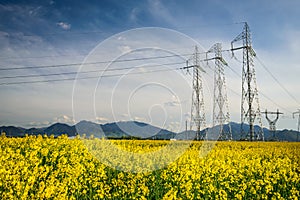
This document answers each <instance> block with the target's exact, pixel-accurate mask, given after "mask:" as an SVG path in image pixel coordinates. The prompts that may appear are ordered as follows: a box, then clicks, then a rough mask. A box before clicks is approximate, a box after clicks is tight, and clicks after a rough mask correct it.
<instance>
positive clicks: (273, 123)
mask: <svg viewBox="0 0 300 200" xmlns="http://www.w3.org/2000/svg"><path fill="white" fill-rule="evenodd" d="M263 113H264V114H265V115H266V119H267V121H268V123H269V127H270V132H271V134H272V136H271V137H270V138H269V140H273V141H275V140H278V138H277V135H276V123H277V121H278V119H279V115H282V114H283V113H281V112H279V110H277V112H268V111H267V110H266V111H265V112H263ZM268 114H271V115H276V118H275V119H273V120H271V119H270V118H269V117H268Z"/></svg>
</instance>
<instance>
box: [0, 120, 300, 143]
mask: <svg viewBox="0 0 300 200" xmlns="http://www.w3.org/2000/svg"><path fill="white" fill-rule="evenodd" d="M230 126H231V132H232V139H233V140H240V139H241V135H240V127H241V125H240V124H239V123H234V122H231V123H230ZM217 128H218V127H213V128H208V129H206V130H203V131H207V133H208V134H211V135H213V134H214V133H215V132H218V131H216V130H217ZM248 128H249V126H247V125H246V126H245V129H246V131H247V129H248ZM254 128H255V130H256V131H258V130H259V129H260V127H259V126H255V127H254ZM224 130H227V131H228V130H229V124H226V125H225V126H224ZM0 131H1V133H2V132H4V133H5V134H6V136H8V137H24V136H25V135H26V134H27V135H39V134H41V135H44V134H46V135H48V136H50V135H54V136H55V137H57V136H60V135H62V134H66V135H68V136H69V137H74V136H76V135H78V134H79V135H80V136H83V135H84V136H85V137H91V136H93V137H98V138H102V137H106V138H139V139H171V138H176V139H186V138H187V136H189V137H190V138H188V139H192V138H195V132H194V131H188V132H185V131H184V132H181V133H174V132H171V131H168V130H166V129H161V128H159V127H156V126H152V125H150V124H147V123H143V122H137V121H126V122H123V121H122V122H113V123H107V124H97V123H94V122H90V121H80V122H79V123H77V124H75V125H72V126H70V125H67V124H63V123H55V124H52V125H50V126H48V127H43V128H29V129H26V128H22V127H15V126H1V127H0ZM203 131H202V132H203ZM263 131H264V137H265V140H272V139H273V138H272V133H271V132H270V131H269V130H268V129H266V128H264V129H263ZM297 134H299V138H300V133H299V132H297V131H294V130H287V129H285V130H278V131H277V132H276V136H277V139H278V140H279V141H297ZM211 138H213V136H212V137H211ZM217 138H218V137H216V139H217Z"/></svg>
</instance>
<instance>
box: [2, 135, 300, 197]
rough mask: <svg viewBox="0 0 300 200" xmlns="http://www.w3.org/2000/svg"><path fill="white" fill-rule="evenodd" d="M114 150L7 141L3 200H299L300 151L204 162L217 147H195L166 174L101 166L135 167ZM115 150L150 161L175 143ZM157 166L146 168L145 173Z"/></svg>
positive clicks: (250, 147) (127, 143)
mask: <svg viewBox="0 0 300 200" xmlns="http://www.w3.org/2000/svg"><path fill="white" fill-rule="evenodd" d="M107 142H108V141H107V140H98V139H94V140H86V141H83V140H81V139H78V138H77V139H68V138H67V137H66V136H61V137H59V138H57V139H54V138H53V137H46V136H37V137H36V136H27V137H25V138H7V137H5V136H2V137H0V198H1V199H298V197H299V196H300V151H299V150H300V143H285V142H217V143H216V144H215V146H214V148H213V149H212V150H211V151H210V152H209V153H208V154H207V155H206V156H201V153H199V152H200V151H201V148H202V149H203V145H208V146H209V145H213V144H210V143H207V142H206V143H205V144H203V142H192V143H191V144H190V146H189V148H187V149H186V150H185V151H184V152H183V154H182V155H181V156H180V157H179V158H177V159H176V160H175V161H174V162H172V163H169V164H167V165H165V166H164V167H163V168H161V169H160V168H157V170H154V171H147V172H144V173H133V172H130V170H131V169H130V167H132V168H134V167H137V166H135V164H134V163H135V162H133V164H132V165H130V164H129V165H127V168H128V169H127V170H125V171H124V170H123V171H122V170H118V169H115V168H112V167H111V166H109V164H107V165H106V164H103V162H100V160H99V159H97V155H96V154H94V153H93V152H92V150H93V149H96V150H97V151H99V150H100V149H101V152H102V155H105V156H106V159H107V160H106V161H107V163H109V162H110V161H111V162H112V163H114V165H116V163H117V160H119V161H120V159H126V160H125V162H127V163H131V162H132V161H131V160H130V159H129V158H128V157H126V156H124V157H122V158H120V157H118V158H116V154H114V152H112V151H110V150H107V151H106V150H105V149H106V146H105V145H107ZM109 143H112V144H113V145H115V146H118V148H119V149H120V150H122V151H127V152H134V153H139V154H146V153H149V152H150V153H151V152H157V151H159V150H160V149H164V148H165V147H166V146H168V144H169V143H170V141H150V140H115V141H110V142H109ZM178 143H179V144H180V143H184V141H182V142H178ZM175 147H176V146H175ZM172 148H173V149H172ZM172 148H171V150H172V151H173V150H174V152H176V148H174V146H173V147H172ZM88 149H89V150H88ZM97 151H95V152H97ZM175 154H176V153H175ZM149 155H150V154H149ZM152 159H161V161H163V160H164V159H168V158H165V157H164V154H163V150H162V153H161V156H160V157H159V158H158V157H153V158H152ZM120 163H122V162H120ZM153 163H155V162H152V163H151V161H150V160H149V162H148V161H147V162H146V161H143V164H144V165H145V166H146V165H154V164H153ZM166 163H168V162H166ZM139 167H141V166H139ZM149 169H150V168H149ZM132 171H134V170H132Z"/></svg>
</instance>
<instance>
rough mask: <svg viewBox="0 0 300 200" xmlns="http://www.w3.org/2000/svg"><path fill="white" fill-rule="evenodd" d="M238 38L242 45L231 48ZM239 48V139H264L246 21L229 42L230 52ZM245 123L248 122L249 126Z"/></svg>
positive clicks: (252, 54) (253, 55)
mask: <svg viewBox="0 0 300 200" xmlns="http://www.w3.org/2000/svg"><path fill="white" fill-rule="evenodd" d="M240 40H242V41H243V46H241V47H238V48H233V44H234V43H235V42H237V41H240ZM239 49H243V68H242V99H241V139H245V140H250V141H254V140H264V133H263V129H262V122H261V112H260V106H259V99H258V91H257V84H256V77H255V69H254V64H253V58H254V57H255V56H256V54H255V52H254V50H253V48H252V44H251V33H250V29H249V26H248V24H247V23H246V22H245V25H244V29H243V32H242V33H240V34H239V35H238V36H237V37H236V38H235V39H234V40H233V41H232V42H231V50H232V54H233V53H234V51H235V50H239ZM233 56H234V54H233ZM255 122H258V125H259V130H255V127H254V124H255ZM245 123H248V124H249V128H248V127H247V126H246V124H245Z"/></svg>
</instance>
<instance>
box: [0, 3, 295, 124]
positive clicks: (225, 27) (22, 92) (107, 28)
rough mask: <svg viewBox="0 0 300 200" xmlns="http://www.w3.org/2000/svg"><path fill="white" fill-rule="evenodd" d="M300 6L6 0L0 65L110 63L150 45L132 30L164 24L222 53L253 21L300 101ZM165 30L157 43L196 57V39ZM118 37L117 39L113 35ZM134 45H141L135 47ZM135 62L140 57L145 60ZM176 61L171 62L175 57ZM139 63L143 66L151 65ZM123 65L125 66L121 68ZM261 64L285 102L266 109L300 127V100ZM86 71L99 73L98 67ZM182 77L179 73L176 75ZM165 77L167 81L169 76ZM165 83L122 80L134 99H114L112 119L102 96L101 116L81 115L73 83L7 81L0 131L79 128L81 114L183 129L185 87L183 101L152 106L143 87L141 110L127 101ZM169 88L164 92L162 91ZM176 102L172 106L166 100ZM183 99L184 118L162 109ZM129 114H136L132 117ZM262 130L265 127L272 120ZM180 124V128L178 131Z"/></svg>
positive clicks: (257, 40)
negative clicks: (125, 39) (297, 114)
mask: <svg viewBox="0 0 300 200" xmlns="http://www.w3.org/2000/svg"><path fill="white" fill-rule="evenodd" d="M299 7H300V2H299V1H296V0H291V1H280V0H275V1H270V0H267V1H258V0H257V1H256V0H254V1H233V0H232V1H231V0H228V1H224V0H211V1H201V0H200V1H196V0H194V1H188V2H187V1H179V0H178V1H175V0H173V1H170V0H165V1H162V0H161V1H159V0H153V1H150V0H149V1H138V0H133V1H127V0H126V1H125V0H121V1H119V0H118V1H117V0H107V1H104V0H102V1H96V0H95V1H81V0H75V1H54V0H49V1H38V0H37V1H1V2H0V57H1V59H0V68H12V67H24V66H25V67H26V66H27V67H29V66H44V65H60V64H70V63H83V62H92V61H103V60H107V59H109V58H111V59H112V58H114V56H116V54H114V53H115V52H116V51H115V49H114V48H117V49H118V50H120V52H121V53H124V52H125V53H126V52H127V51H128V50H129V51H130V50H132V49H133V47H140V46H141V45H143V42H142V39H141V38H138V36H135V35H134V34H133V33H134V32H133V33H132V32H127V33H126V32H125V33H124V31H128V30H131V29H135V28H143V27H161V28H167V29H171V30H175V31H178V32H179V33H180V34H184V35H186V36H188V37H190V38H191V39H193V40H195V41H196V42H198V43H199V44H200V45H201V46H202V48H203V49H206V50H207V49H209V48H210V47H211V46H212V45H213V44H214V43H216V42H221V43H222V45H223V48H224V49H229V48H230V42H231V41H232V40H233V39H234V38H235V37H236V36H237V35H238V34H239V33H240V32H241V31H242V28H243V24H241V23H240V22H244V21H247V22H248V24H249V25H250V28H251V31H252V38H253V47H254V49H255V51H256V53H257V55H258V58H259V59H260V60H261V61H262V62H263V63H264V64H265V65H266V66H267V67H268V69H269V70H270V71H271V72H272V74H273V75H274V76H275V77H276V78H277V79H278V80H279V82H280V83H281V84H282V85H284V87H285V88H286V89H287V90H288V91H289V92H290V93H292V95H293V97H295V98H296V99H297V100H298V99H300V92H299V90H298V84H299V78H298V74H299V72H300V68H299V66H298V64H297V63H299V61H300V58H299V56H298V52H299V51H300V39H299V36H300V28H299V27H300V21H299V18H300V13H299V10H298V9H299ZM122 32H123V33H122ZM167 32H168V31H167ZM131 33H132V37H130V38H131V45H128V44H126V45H125V43H124V44H123V46H122V45H121V44H120V43H118V41H119V42H120V41H122V40H121V39H122V36H124V34H125V35H126V34H131ZM160 33H161V34H158V35H157V37H156V38H154V39H153V40H155V41H159V42H157V44H156V45H158V46H159V45H161V46H164V47H167V48H170V49H172V48H175V47H176V48H177V49H178V48H179V47H180V48H182V50H181V51H179V50H178V52H177V53H191V52H193V48H192V46H193V45H192V44H191V43H192V42H191V40H189V39H187V38H186V37H183V36H182V37H181V36H179V33H176V34H175V33H174V34H171V35H168V34H167V35H164V34H163V32H160ZM168 33H170V32H168ZM115 34H117V35H116V36H115ZM139 34H141V35H142V36H145V37H149V38H151V35H150V36H149V35H147V33H146V32H139ZM143 34H145V35H143ZM127 36H128V35H127ZM108 38H110V39H108ZM146 39H148V38H146ZM181 39H182V40H188V42H181ZM148 40H149V39H148ZM109 41H111V42H112V43H113V45H112V46H111V44H109ZM135 41H138V42H139V43H138V42H137V43H138V44H137V43H136V44H134V42H135ZM177 42H178V44H176V45H175V44H174V46H172V43H177ZM146 43H147V42H146V41H145V44H146ZM99 44H100V46H99ZM105 45H106V46H105ZM97 47H98V48H97ZM104 47H105V49H104ZM99 48H100V49H99ZM97 51H99V52H100V53H101V54H93V52H97ZM91 52H92V53H91ZM103 52H105V53H103ZM109 52H111V54H109ZM104 54H105V55H104ZM148 54H149V55H152V56H153V55H154V56H157V55H162V54H163V53H162V52H155V53H154V52H147V55H148ZM88 55H89V56H88ZM163 55H165V54H163ZM129 56H131V57H134V56H138V55H137V54H136V55H129ZM237 56H239V54H237ZM146 57H147V56H146ZM125 58H126V57H125ZM224 58H225V59H226V60H227V62H228V63H229V64H230V66H232V67H233V68H235V69H236V71H237V72H240V71H241V64H240V63H239V61H236V60H234V59H232V58H231V57H230V55H228V54H226V53H225V54H224ZM239 59H240V60H241V59H242V58H241V57H240V58H239ZM157 62H159V61H157ZM168 62H171V61H170V60H168ZM135 64H136V65H142V64H143V63H135ZM211 64H212V63H211ZM84 67H86V66H81V68H80V66H78V65H76V66H72V67H57V68H44V69H39V68H32V69H26V70H7V71H1V72H0V73H1V77H4V76H19V75H28V74H35V75H40V74H49V73H66V72H74V71H78V70H82V69H83V68H84ZM101 67H102V68H105V66H98V68H97V69H99V68H101ZM118 67H126V66H125V65H124V66H123V65H119V66H118ZM255 68H256V72H257V82H258V89H259V91H261V92H262V93H263V94H265V95H266V96H268V98H269V99H271V100H272V101H275V102H277V105H275V104H274V103H273V102H272V101H270V100H269V99H267V98H265V97H263V96H261V95H260V104H261V109H262V110H264V109H268V110H276V109H277V108H279V109H280V110H281V111H282V112H284V113H285V114H284V118H282V119H280V121H279V122H278V128H280V129H283V128H287V129H295V128H296V120H294V119H292V115H291V112H293V111H296V109H298V108H299V107H300V105H299V102H297V101H295V100H294V99H293V98H291V97H290V96H289V95H288V94H287V93H286V91H284V90H283V89H282V88H281V87H280V86H279V85H278V84H277V83H276V82H275V81H274V79H273V78H272V77H271V76H270V75H269V74H268V73H267V72H266V71H265V70H264V69H263V67H262V66H261V65H260V64H259V63H257V61H256V63H255ZM85 69H90V70H91V69H93V68H85ZM225 73H226V74H227V77H226V78H227V84H228V99H229V109H230V113H231V118H232V119H231V120H232V121H236V122H239V121H240V114H239V112H240V106H239V104H240V97H239V96H238V95H237V94H236V93H240V88H241V80H240V78H239V77H238V76H236V75H235V74H234V73H233V72H232V71H230V70H228V69H227V70H226V71H225ZM177 75H178V74H175V75H174V76H177ZM163 76H168V75H165V74H163ZM182 76H185V73H181V74H180V77H182ZM68 77H71V76H67V75H66V76H56V77H37V78H30V79H28V78H27V79H22V78H18V79H1V83H5V82H14V81H28V80H46V79H51V78H52V79H53V78H68ZM72 77H73V76H72ZM158 77H159V76H156V75H154V76H153V75H149V76H147V77H143V76H141V77H138V78H137V79H134V78H131V79H129V80H125V79H124V80H123V79H122V80H123V81H124V83H123V85H122V87H120V88H119V90H120V91H126V92H127V93H126V92H124V93H121V92H120V93H118V94H117V96H118V101H116V102H115V99H114V101H113V102H114V103H112V104H116V105H114V116H112V115H111V114H109V113H108V110H105V107H109V108H111V105H112V104H111V103H110V102H109V100H107V101H104V100H103V99H106V97H105V95H102V96H101V95H98V96H97V95H95V96H97V98H99V101H100V102H102V100H103V102H102V103H101V105H99V106H98V107H97V106H95V107H97V109H98V110H97V112H96V113H97V117H96V118H97V119H95V116H93V115H82V117H77V119H74V99H73V100H72V94H73V91H74V87H73V86H74V82H73V81H65V82H56V83H35V84H18V85H0V92H1V93H0V94H1V99H0V105H1V107H0V125H20V126H27V127H29V126H45V125H48V124H50V123H53V122H66V123H70V124H72V123H74V120H75V122H76V121H78V120H80V119H81V118H86V119H87V120H92V121H97V120H98V122H101V123H105V122H109V121H115V120H130V119H136V120H141V121H145V122H151V123H154V124H155V125H159V126H165V128H168V129H173V130H177V129H178V130H179V129H182V124H183V122H184V121H185V118H186V116H188V115H189V109H190V105H189V98H188V97H186V96H188V94H189V92H190V91H189V90H186V91H185V92H186V93H185V92H181V93H182V94H180V95H183V94H184V95H183V96H184V97H182V98H183V99H181V100H180V101H179V100H178V98H176V97H175V96H176V95H175V96H174V95H172V94H170V95H169V96H166V97H165V99H164V98H163V95H161V93H160V92H159V91H155V90H154V91H152V93H150V94H151V95H150V96H151V97H150V98H147V99H151V98H153V97H154V98H153V99H160V98H161V99H160V100H157V101H148V100H146V99H143V98H142V97H141V96H143V97H144V96H145V95H144V93H143V92H145V91H141V94H140V95H138V96H139V98H136V99H135V101H133V102H134V103H133V104H134V105H135V106H136V107H137V108H139V109H133V108H131V107H132V105H131V106H130V105H128V106H125V105H124V104H126V103H128V102H129V101H128V95H130V94H131V93H132V91H133V90H134V89H135V88H136V87H137V86H139V85H141V83H142V82H141V80H143V81H144V82H143V83H146V81H151V80H152V81H153V80H154V81H157V82H159V80H158ZM170 77H171V76H170ZM210 77H211V76H210V75H209V74H208V75H205V78H206V82H207V87H206V88H207V90H210V91H211V87H212V86H211V80H210ZM148 79H149V80H148ZM179 79H180V78H179ZM183 79H185V81H184V83H188V82H189V77H185V78H183ZM183 79H182V80H183ZM173 80H174V79H173ZM115 81H116V80H112V79H111V80H110V81H107V82H108V83H107V85H105V84H104V85H101V86H103V87H104V86H105V88H104V89H103V92H104V94H106V93H105V91H106V92H108V93H107V94H106V95H110V94H109V91H112V89H113V88H114V86H115V84H116V82H115ZM128 81H129V82H128ZM166 81H167V80H166ZM119 82H120V80H119ZM171 82H172V81H170V82H165V83H164V84H166V85H168V84H171ZM173 82H174V81H173ZM175 82H176V81H175ZM179 82H180V81H179ZM92 84H95V83H85V82H83V83H80V87H79V86H78V88H80V92H81V93H82V94H86V95H85V96H86V97H87V98H93V95H90V93H92V92H93V91H94V89H95V86H94V85H92ZM125 86H127V87H125ZM153 87H156V86H153ZM168 87H169V88H171V89H174V91H175V92H176V94H178V93H180V91H182V90H184V89H182V88H181V87H180V86H179V84H177V85H176V83H174V85H172V84H171V86H170V85H169V86H168ZM99 88H101V87H99ZM126 88H127V89H126ZM166 88H167V87H166ZM105 89H106V90H105ZM152 89H153V88H152ZM75 91H76V90H75ZM150 91H151V90H150ZM163 91H164V90H162V91H161V92H162V93H163ZM232 91H234V92H235V93H233V92H232ZM164 92H166V91H164ZM125 93H126V94H127V96H126V95H125ZM208 93H209V91H208ZM97 94H98V93H97ZM122 95H123V96H122ZM180 95H179V96H180ZM168 98H169V101H168V100H167V99H168ZM79 99H80V98H79ZM79 99H78V101H79V102H77V103H78V106H79V107H80V111H79V112H80V113H85V112H86V110H85V109H84V108H85V106H86V105H84V104H83V103H82V102H89V101H88V100H85V99H81V100H79ZM108 99H109V98H108ZM119 99H120V100H119ZM205 100H206V105H207V108H206V112H207V123H208V124H211V111H212V103H211V95H209V94H206V98H205ZM299 101H300V100H299ZM183 102H184V103H183ZM81 103H82V104H81ZM92 103H93V101H90V104H92ZM178 103H181V106H182V107H181V108H182V109H183V111H181V112H180V115H181V116H176V115H179V114H178V113H177V111H178V110H177V111H174V110H172V109H168V108H165V107H163V108H162V105H173V107H174V108H175V107H176V106H175V104H178ZM124 106H125V107H128V108H131V110H130V109H127V111H126V110H122V107H124ZM279 106H280V107H279ZM102 107H104V108H102ZM150 108H151V109H150ZM149 109H150V111H149ZM178 109H179V108H178ZM128 110H129V111H131V114H130V116H129V114H128V113H129V112H128ZM179 110H180V109H179ZM147 112H149V113H150V114H149V113H148V114H149V115H150V117H149V116H147V115H145V113H147ZM166 112H168V113H167V115H165V114H164V113H166ZM178 112H179V111H178ZM162 115H165V116H166V117H165V119H162V117H161V116H162ZM84 116H85V117H84ZM122 117H123V118H122ZM166 118H167V119H166ZM182 119H184V120H182ZM159 121H164V122H165V123H163V124H161V123H160V122H159ZM263 124H264V126H267V124H266V121H265V119H264V118H263ZM178 126H181V128H180V127H179V128H178Z"/></svg>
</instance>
